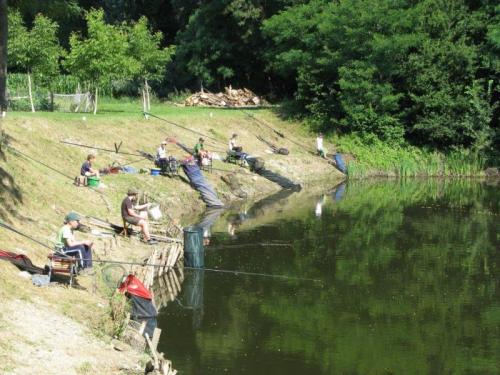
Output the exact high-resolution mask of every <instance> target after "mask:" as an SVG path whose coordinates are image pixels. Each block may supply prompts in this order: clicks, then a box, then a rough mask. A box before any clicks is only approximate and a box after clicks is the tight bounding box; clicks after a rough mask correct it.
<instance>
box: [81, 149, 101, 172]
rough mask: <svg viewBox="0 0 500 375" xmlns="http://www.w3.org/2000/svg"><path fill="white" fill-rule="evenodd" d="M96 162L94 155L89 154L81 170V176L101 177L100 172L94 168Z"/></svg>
mask: <svg viewBox="0 0 500 375" xmlns="http://www.w3.org/2000/svg"><path fill="white" fill-rule="evenodd" d="M94 161H95V155H94V154H88V155H87V160H85V161H84V162H83V164H82V167H81V168H80V175H81V176H85V177H91V176H95V177H99V170H98V169H94V168H92V163H94Z"/></svg>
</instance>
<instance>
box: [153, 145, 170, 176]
mask: <svg viewBox="0 0 500 375" xmlns="http://www.w3.org/2000/svg"><path fill="white" fill-rule="evenodd" d="M166 146H167V141H162V142H161V145H160V147H158V149H157V150H156V159H155V164H156V166H157V167H158V168H161V169H162V170H163V169H165V168H166V167H167V164H168V156H167V147H166Z"/></svg>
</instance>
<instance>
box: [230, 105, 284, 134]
mask: <svg viewBox="0 0 500 375" xmlns="http://www.w3.org/2000/svg"><path fill="white" fill-rule="evenodd" d="M240 111H241V112H243V113H244V114H245V115H247V116H248V117H250V118H251V119H252V120H254V121H256V122H257V123H259V124H260V125H262V126H265V127H266V128H268V129H269V130H271V131H273V132H274V133H275V134H277V135H278V136H280V137H281V138H285V135H284V134H283V133H281V132H279V131H277V130H276V129H274V128H273V127H271V126H270V125H268V124H266V123H265V122H263V121H260V120H259V119H258V118H257V117H255V116H254V115H253V113H249V112H247V111H245V110H243V109H241V110H240Z"/></svg>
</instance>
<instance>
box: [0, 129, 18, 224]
mask: <svg viewBox="0 0 500 375" xmlns="http://www.w3.org/2000/svg"><path fill="white" fill-rule="evenodd" d="M10 141H12V138H11V137H10V136H8V135H7V134H5V133H4V132H3V131H2V132H1V133H0V163H1V164H0V219H2V220H5V221H9V218H10V217H12V216H14V217H19V214H18V212H17V206H18V205H19V204H21V203H23V195H22V192H21V188H20V187H19V185H17V183H16V182H15V180H14V177H13V176H12V175H11V174H10V173H9V172H7V170H5V168H4V165H2V164H6V163H7V155H6V148H7V146H8V144H9V142H10Z"/></svg>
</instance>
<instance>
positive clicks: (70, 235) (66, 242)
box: [56, 212, 93, 269]
mask: <svg viewBox="0 0 500 375" xmlns="http://www.w3.org/2000/svg"><path fill="white" fill-rule="evenodd" d="M79 226H80V216H79V215H78V214H77V213H75V212H70V213H69V214H67V215H66V217H65V218H64V225H63V226H62V227H61V229H59V232H58V233H57V238H56V251H58V252H60V253H62V254H65V255H69V256H74V257H76V258H77V259H78V260H79V261H78V263H79V266H80V268H83V269H85V268H91V267H92V244H93V243H92V241H90V240H83V241H77V240H76V239H75V235H74V230H75V229H78V227H79Z"/></svg>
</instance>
